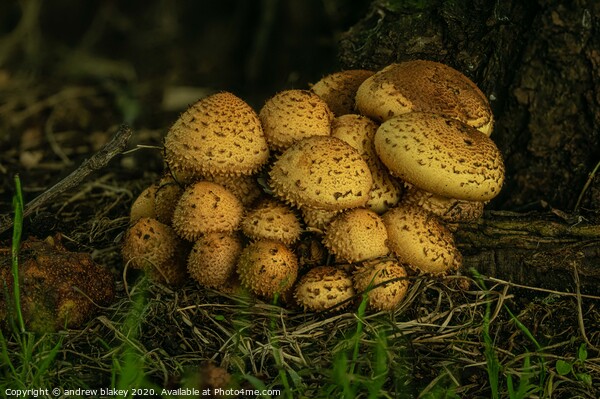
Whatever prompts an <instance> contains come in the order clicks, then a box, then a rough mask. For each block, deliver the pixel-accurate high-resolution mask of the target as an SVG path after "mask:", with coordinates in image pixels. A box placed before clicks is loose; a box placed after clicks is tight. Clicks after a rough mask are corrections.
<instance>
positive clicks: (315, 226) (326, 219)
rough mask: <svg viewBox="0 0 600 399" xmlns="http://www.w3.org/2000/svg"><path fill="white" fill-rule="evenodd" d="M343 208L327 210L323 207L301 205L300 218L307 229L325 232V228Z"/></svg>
mask: <svg viewBox="0 0 600 399" xmlns="http://www.w3.org/2000/svg"><path fill="white" fill-rule="evenodd" d="M341 212H343V210H334V211H328V210H324V209H316V208H311V207H309V206H301V207H300V213H302V220H303V221H304V224H305V225H306V227H307V230H311V231H313V232H317V233H323V232H325V229H326V228H327V226H328V225H329V223H330V222H331V221H332V220H333V218H334V217H336V216H337V215H339V214H340V213H341Z"/></svg>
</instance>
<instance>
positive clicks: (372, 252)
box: [323, 208, 390, 263]
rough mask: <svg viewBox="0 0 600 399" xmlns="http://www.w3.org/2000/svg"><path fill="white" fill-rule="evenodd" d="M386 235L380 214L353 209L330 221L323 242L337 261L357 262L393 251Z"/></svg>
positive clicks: (362, 209)
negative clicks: (388, 245)
mask: <svg viewBox="0 0 600 399" xmlns="http://www.w3.org/2000/svg"><path fill="white" fill-rule="evenodd" d="M387 238H388V235H387V230H386V227H385V225H384V224H383V221H382V220H381V217H380V216H379V215H377V214H376V213H375V212H373V211H371V210H368V209H364V208H354V209H350V210H347V211H345V212H344V213H342V214H340V215H339V216H337V217H336V218H335V219H333V220H332V221H331V223H330V224H329V226H328V227H327V230H326V231H325V236H324V237H323V244H325V247H327V249H329V250H330V251H331V253H333V254H335V256H336V260H337V261H341V262H344V263H345V262H348V263H356V262H362V261H365V260H367V259H373V258H379V257H381V256H385V255H387V254H388V253H389V251H390V250H389V248H388V247H387V245H386V241H387Z"/></svg>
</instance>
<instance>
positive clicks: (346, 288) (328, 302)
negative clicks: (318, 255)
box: [294, 266, 354, 312]
mask: <svg viewBox="0 0 600 399" xmlns="http://www.w3.org/2000/svg"><path fill="white" fill-rule="evenodd" d="M294 296H295V298H296V301H297V303H298V305H300V306H302V307H303V308H304V309H305V310H311V311H315V312H320V311H323V310H329V309H331V308H332V307H334V306H336V305H339V306H338V307H337V309H343V308H345V307H347V306H348V305H349V304H350V302H351V301H348V300H349V299H350V298H352V296H354V286H353V284H352V278H351V277H350V276H349V275H348V273H346V272H345V271H344V270H342V269H339V268H337V267H333V266H317V267H314V268H312V269H310V270H309V271H308V273H306V274H305V275H304V276H302V277H301V278H300V280H299V281H298V283H297V284H296V287H295V289H294ZM344 301H347V302H345V303H344V304H342V305H340V304H341V303H342V302H344Z"/></svg>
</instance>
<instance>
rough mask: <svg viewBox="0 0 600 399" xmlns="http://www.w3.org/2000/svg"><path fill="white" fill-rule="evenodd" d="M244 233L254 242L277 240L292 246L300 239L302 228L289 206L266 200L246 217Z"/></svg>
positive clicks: (243, 222)
mask: <svg viewBox="0 0 600 399" xmlns="http://www.w3.org/2000/svg"><path fill="white" fill-rule="evenodd" d="M242 231H243V232H244V234H245V235H246V236H247V237H249V238H251V239H253V240H260V239H267V240H275V241H280V242H282V243H284V244H286V245H290V244H292V243H293V242H295V241H296V240H298V238H300V234H301V233H302V226H301V225H300V220H298V217H297V216H296V213H295V212H294V211H293V210H292V209H291V208H290V207H289V206H288V205H286V204H283V203H280V202H278V201H275V200H265V201H262V202H261V203H260V204H258V205H257V206H256V207H255V208H254V209H252V210H250V211H249V212H248V213H247V214H246V216H244V219H243V220H242Z"/></svg>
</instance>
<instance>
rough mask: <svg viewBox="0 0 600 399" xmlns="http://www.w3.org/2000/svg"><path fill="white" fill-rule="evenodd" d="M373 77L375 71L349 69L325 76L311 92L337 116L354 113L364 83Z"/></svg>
mask: <svg viewBox="0 0 600 399" xmlns="http://www.w3.org/2000/svg"><path fill="white" fill-rule="evenodd" d="M372 75H373V71H367V70H364V69H349V70H346V71H340V72H335V73H332V74H330V75H327V76H324V77H323V78H321V80H319V81H318V82H317V83H315V84H314V85H313V86H312V87H311V88H310V90H311V91H312V92H313V93H315V94H317V95H318V96H319V97H321V98H322V99H323V100H324V101H325V102H326V103H327V105H328V106H329V109H331V111H332V112H333V113H334V115H335V116H341V115H345V114H351V113H352V112H354V98H355V97H356V91H357V90H358V87H359V86H360V85H361V83H362V82H364V81H365V79H367V78H368V77H370V76H372Z"/></svg>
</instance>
